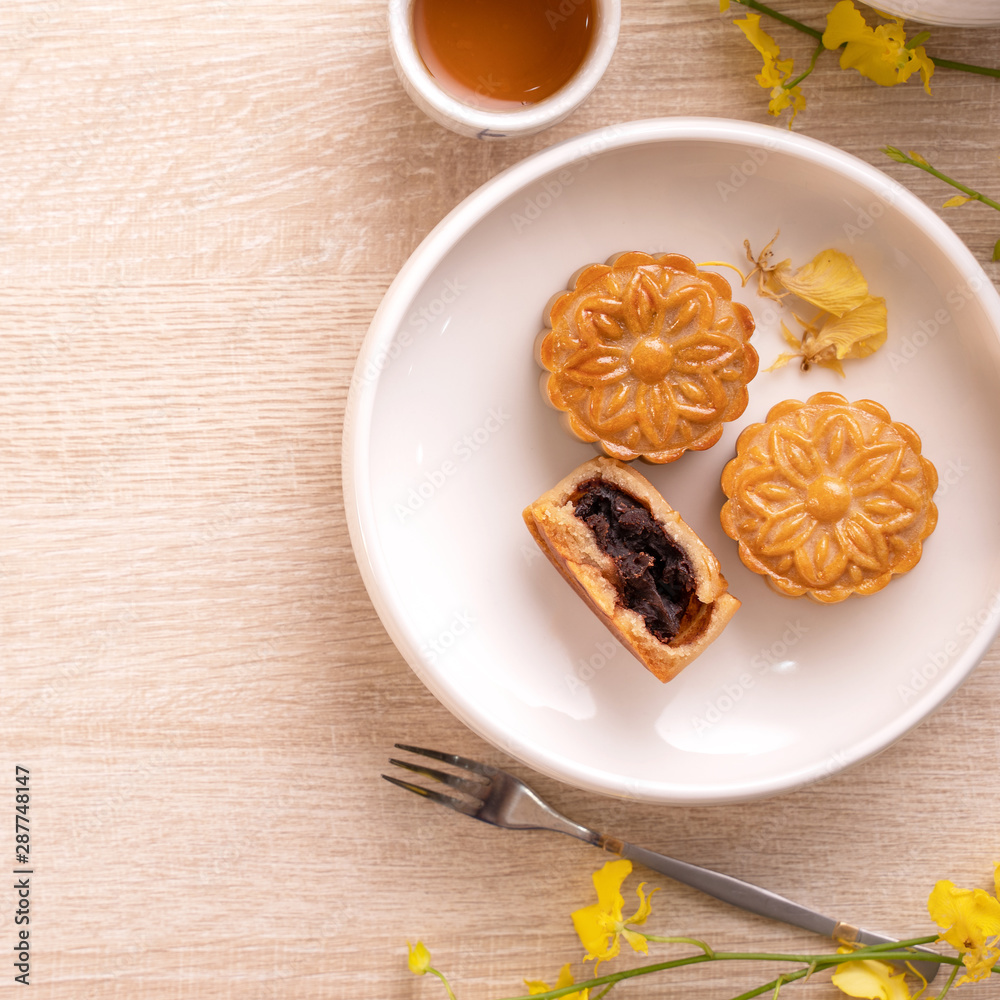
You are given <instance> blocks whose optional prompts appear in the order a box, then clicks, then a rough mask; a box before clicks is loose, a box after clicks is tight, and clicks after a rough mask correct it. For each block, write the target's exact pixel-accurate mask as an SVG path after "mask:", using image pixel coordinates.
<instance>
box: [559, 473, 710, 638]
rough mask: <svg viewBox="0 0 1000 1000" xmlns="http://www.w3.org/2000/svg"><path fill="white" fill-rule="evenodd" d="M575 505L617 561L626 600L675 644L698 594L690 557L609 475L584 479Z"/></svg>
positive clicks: (602, 546) (619, 583) (653, 628)
mask: <svg viewBox="0 0 1000 1000" xmlns="http://www.w3.org/2000/svg"><path fill="white" fill-rule="evenodd" d="M574 504H575V506H574V513H575V514H576V516H577V517H578V518H580V520H581V521H583V522H584V523H585V524H586V525H587V527H589V528H590V530H591V531H592V532H593V533H594V537H595V538H596V539H597V545H598V547H599V548H600V550H601V551H602V552H604V553H605V554H606V555H608V556H610V557H611V559H612V560H613V561H614V564H615V567H616V569H617V571H618V580H617V582H616V583H617V587H618V593H619V596H620V600H621V602H622V604H623V605H624V606H625V607H627V608H631V609H632V610H633V611H635V612H637V613H638V614H640V615H642V618H643V621H645V623H646V628H647V629H649V631H650V632H651V633H652V634H653V635H655V636H656V638H657V639H659V640H660V642H669V641H670V640H671V639H673V638H674V636H676V635H677V633H678V632H679V631H680V628H681V621H682V619H683V617H684V612H685V611H686V610H687V608H688V605H689V604H690V603H691V599H692V597H693V596H694V591H695V586H696V585H695V578H694V570H693V569H692V567H691V563H690V562H689V560H688V558H687V556H686V555H685V554H684V552H683V551H682V550H681V549H680V548H679V547H678V546H677V545H675V544H674V542H673V541H672V540H671V539H670V538H669V537H668V536H667V533H666V532H665V531H664V530H663V528H662V527H660V525H659V524H657V523H656V521H655V520H654V519H653V517H652V515H651V514H650V513H649V511H648V510H647V509H646V508H645V507H644V506H643V505H642V504H641V503H640V502H639V501H638V500H636V499H635V498H634V497H632V496H629V494H628V493H626V492H625V491H624V490H621V489H619V488H618V487H617V486H614V485H612V484H611V483H608V482H605V481H604V480H603V479H590V480H588V481H587V482H585V483H582V484H581V485H580V487H579V488H578V489H577V491H576V493H575V494H574Z"/></svg>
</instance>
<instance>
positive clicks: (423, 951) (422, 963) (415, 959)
mask: <svg viewBox="0 0 1000 1000" xmlns="http://www.w3.org/2000/svg"><path fill="white" fill-rule="evenodd" d="M406 947H407V948H408V949H409V956H408V958H407V960H406V961H407V964H408V965H409V967H410V972H412V973H413V974H414V975H415V976H422V975H423V974H424V973H425V972H426V971H427V970H428V969H429V968H430V964H431V953H430V952H429V951H428V950H427V947H426V946H425V945H424V943H423V941H418V942H417V944H416V947H414V946H413V945H411V944H410V942H409V941H407V942H406Z"/></svg>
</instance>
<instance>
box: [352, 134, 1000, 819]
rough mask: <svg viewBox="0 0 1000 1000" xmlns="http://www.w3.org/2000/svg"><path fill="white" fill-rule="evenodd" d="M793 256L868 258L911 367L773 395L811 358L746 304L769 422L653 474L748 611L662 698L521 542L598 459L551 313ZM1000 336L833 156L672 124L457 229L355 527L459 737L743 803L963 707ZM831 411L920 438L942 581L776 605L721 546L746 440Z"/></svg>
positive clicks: (930, 550)
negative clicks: (645, 281)
mask: <svg viewBox="0 0 1000 1000" xmlns="http://www.w3.org/2000/svg"><path fill="white" fill-rule="evenodd" d="M777 229H780V230H781V236H780V238H779V240H778V243H777V245H776V250H777V252H778V254H779V259H780V258H781V257H786V256H787V257H790V258H791V259H792V260H793V261H795V262H796V263H798V262H805V261H808V260H811V259H812V257H813V256H814V255H815V254H816V253H818V252H819V251H820V250H822V249H824V248H826V247H839V248H841V249H843V250H844V251H846V252H847V253H849V254H851V255H852V256H853V257H854V258H855V259H856V260H857V262H858V264H859V266H860V267H861V269H862V271H863V272H864V274H865V275H866V277H867V279H868V281H869V284H870V287H871V289H872V292H873V294H877V295H881V296H884V297H885V299H886V302H887V306H888V310H889V339H888V342H887V343H886V345H885V346H884V347H883V348H882V349H881V350H880V351H878V352H877V353H876V354H874V355H873V356H872V357H870V358H867V359H865V360H864V361H849V362H845V364H844V367H845V370H846V378H843V379H842V378H840V377H839V376H838V375H837V374H836V373H834V372H831V371H829V370H826V369H821V368H815V367H814V368H813V369H812V370H810V371H809V372H805V373H804V372H802V371H800V370H799V369H798V366H796V365H789V366H788V367H786V368H783V369H781V370H779V371H775V372H765V371H764V370H763V369H765V368H767V367H768V365H770V364H771V362H772V361H773V360H774V359H775V358H776V357H777V355H778V354H779V353H780V352H781V351H782V350H786V349H787V348H786V346H785V344H784V341H783V340H782V337H781V331H780V323H781V320H782V319H784V320H786V321H787V322H789V324H790V325H792V326H793V327H794V325H795V324H794V321H793V320H791V318H790V316H789V311H790V309H791V308H792V307H789V309H786V310H784V311H782V310H780V309H779V307H778V306H776V305H775V304H774V303H773V302H768V301H767V300H763V299H761V298H759V297H758V296H757V294H756V291H755V290H754V288H753V287H747V288H745V289H740V288H739V282H738V280H737V281H736V287H735V291H734V295H735V296H736V297H737V298H738V299H740V301H743V302H744V303H745V304H746V305H748V306H749V307H750V308H751V310H752V311H753V313H754V315H755V317H756V320H757V330H756V332H755V333H754V339H753V343H754V345H755V346H756V348H757V351H758V352H759V354H760V357H761V372H760V374H758V376H757V377H756V378H755V379H754V380H753V382H751V383H750V387H749V389H750V404H749V406H748V408H747V411H746V413H745V414H744V415H743V416H742V417H741V418H740V419H739V420H738V421H734V422H733V423H732V424H729V425H727V427H726V430H725V432H724V434H723V437H722V440H721V441H720V442H719V444H717V445H715V447H713V448H711V449H709V450H708V451H705V452H698V453H689V454H686V455H684V456H683V457H682V458H681V459H680V460H678V461H677V462H674V463H672V464H671V465H667V466H659V467H654V466H645V467H641V471H643V472H644V474H645V475H646V476H647V477H648V478H649V479H650V480H651V481H652V482H653V484H654V485H655V486H656V487H657V488H658V489H659V490H660V492H661V493H663V495H664V496H665V497H666V498H667V500H668V501H669V502H670V503H671V504H672V505H673V506H674V507H676V508H677V510H679V511H680V513H681V515H682V516H683V517H684V518H685V520H686V521H688V523H689V524H691V526H692V527H693V528H694V529H695V531H697V532H698V534H699V535H700V536H701V537H702V538H703V539H704V540H705V542H706V543H707V544H708V545H709V547H710V548H711V549H712V550H713V551H714V552H715V553H716V555H717V556H718V558H719V559H720V561H721V563H722V568H723V572H724V573H725V575H726V577H727V578H728V580H729V584H730V589H731V591H732V592H733V593H734V594H735V595H736V596H737V597H738V598H740V599H741V600H742V601H743V606H742V608H740V610H739V611H738V612H737V613H736V615H735V617H734V618H733V620H732V621H731V622H730V623H729V625H728V627H727V628H726V630H725V632H724V633H723V634H722V636H720V638H719V639H717V640H716V642H715V643H714V644H713V645H712V646H711V647H710V648H709V649H708V650H707V651H706V652H705V653H704V654H703V655H702V656H701V657H699V659H698V660H696V661H695V662H694V663H693V664H691V665H690V666H688V667H687V668H686V669H685V670H684V671H683V672H682V673H681V674H680V676H679V677H677V678H676V679H675V680H673V681H671V682H670V683H669V684H660V683H659V681H657V680H656V679H655V678H654V677H653V676H652V675H651V674H650V673H648V672H647V671H646V670H645V669H643V667H642V666H641V665H640V664H639V663H637V662H636V661H634V660H633V659H632V658H631V657H630V656H629V654H628V653H627V652H625V651H624V649H623V648H622V647H621V646H619V645H618V643H617V642H615V641H614V639H612V637H611V635H610V633H608V632H607V630H606V629H604V627H603V626H602V625H601V624H600V622H598V620H597V619H596V618H595V617H594V616H593V615H592V614H591V613H590V611H589V610H588V609H587V608H586V606H585V605H584V604H583V602H582V601H581V600H580V599H579V598H578V597H577V596H576V594H574V593H573V592H572V591H571V589H570V588H569V587H568V586H567V585H566V583H565V582H564V581H563V580H562V578H561V577H560V576H559V575H558V574H557V573H556V571H555V570H554V569H553V568H552V567H551V566H550V565H549V564H548V562H547V561H546V560H545V559H544V558H543V557H542V556H541V554H540V553H539V551H538V548H537V546H536V545H535V543H534V542H533V540H532V539H531V536H530V535H529V533H528V531H527V529H526V528H525V526H524V524H523V523H522V520H521V510H522V508H523V507H524V506H526V505H527V504H528V503H530V502H531V501H533V500H534V499H536V498H537V497H538V496H539V495H540V494H541V493H542V492H544V491H545V490H546V489H548V488H549V487H551V486H553V485H555V483H556V482H558V481H559V480H560V479H561V478H562V477H563V476H564V475H566V474H567V473H568V472H570V471H571V470H572V469H573V468H575V467H576V466H577V465H578V464H580V463H581V462H583V461H586V460H587V459H588V458H590V457H592V456H593V454H594V452H593V450H592V449H591V448H590V447H589V446H588V445H584V444H581V443H580V442H578V441H575V440H573V439H571V438H570V437H569V435H567V434H566V433H565V432H564V431H563V429H562V426H561V422H560V420H559V419H558V415H557V414H555V413H554V412H553V411H552V410H551V409H549V408H548V407H547V406H546V405H545V403H544V402H543V400H542V398H541V394H540V393H539V391H538V377H539V374H540V373H539V371H538V369H537V367H536V365H535V361H534V358H533V352H532V345H533V341H534V339H535V335H536V333H537V332H538V330H539V329H540V328H541V323H542V313H543V310H544V307H545V303H546V302H547V301H548V299H549V298H550V296H551V295H552V293H553V292H555V291H558V290H559V289H560V288H562V287H564V286H565V283H566V282H567V280H568V279H569V276H570V275H571V274H572V273H573V272H574V271H576V270H577V269H578V268H579V267H580V266H581V265H584V264H586V263H588V262H592V261H602V260H605V259H607V257H609V256H610V255H611V254H612V253H614V252H616V251H622V250H631V249H644V250H649V251H680V252H682V253H686V254H687V255H689V256H690V257H692V258H693V259H694V260H696V261H719V260H728V261H731V262H733V263H734V264H740V263H742V262H743V259H744V258H743V240H744V239H749V240H750V241H751V243H752V245H753V247H754V249H755V250H759V249H760V248H761V247H762V246H763V244H765V243H766V242H767V241H768V240H770V239H771V237H772V236H774V233H775V230H777ZM720 273H726V272H725V271H720ZM797 311H800V312H803V313H804V315H805V316H806V317H807V318H808V317H810V316H811V315H812V311H811V310H802V308H801V307H800V308H799V310H797ZM998 331H1000V297H998V296H997V293H996V291H995V290H994V288H993V286H992V285H991V284H990V282H989V279H988V278H987V277H986V275H985V273H984V271H983V269H982V267H980V266H979V264H978V263H977V262H976V261H975V259H974V258H973V256H972V254H971V253H970V252H969V251H968V249H967V248H966V247H965V246H964V245H963V243H962V242H961V241H960V240H959V239H958V237H957V236H956V235H955V234H954V233H953V232H952V231H951V230H950V229H949V228H948V226H947V225H945V223H944V222H942V221H941V219H940V218H939V217H938V216H937V215H936V214H935V213H934V212H933V211H932V210H931V209H930V208H928V207H927V206H926V205H924V204H923V203H922V202H921V201H920V200H919V199H917V198H916V197H914V196H913V195H912V194H910V193H909V192H908V191H907V190H906V189H905V188H903V187H902V186H901V185H900V184H898V183H896V182H895V181H893V180H891V179H890V178H889V177H888V176H886V175H885V174H884V173H882V172H881V171H879V170H877V169H875V168H874V167H872V166H870V165H869V164H867V163H864V162H862V161H861V160H858V159H856V158H855V157H853V156H850V155H848V154H846V153H844V152H842V151H841V150H838V149H835V148H833V147H831V146H828V145H826V144H824V143H821V142H818V141H816V140H814V139H809V138H806V137H803V136H800V135H797V134H796V133H793V132H789V131H787V130H786V129H781V128H775V127H770V126H764V125H755V124H751V123H747V122H736V121H727V120H724V119H686V118H674V119H663V120H652V121H640V122H632V123H629V124H625V125H619V126H614V127H609V128H607V129H604V130H602V131H599V132H594V133H590V134H587V135H582V136H579V137H577V138H574V139H571V140H569V141H567V142H564V143H561V144H558V145H556V146H553V147H551V148H549V149H546V150H544V151H542V152H540V153H538V154H536V155H534V156H532V157H530V158H528V159H526V160H524V161H522V162H521V163H518V164H517V165H515V166H514V167H512V168H510V169H509V170H507V171H505V172H504V173H501V174H499V175H498V176H497V177H495V178H494V179H493V180H491V181H490V182H489V183H487V184H486V185H484V186H483V187H481V188H480V189H479V190H478V191H476V192H475V193H473V194H472V195H470V196H469V197H468V198H467V199H466V200H465V201H463V202H462V203H461V204H460V205H458V206H457V207H456V208H455V209H454V210H453V211H452V212H451V213H450V214H449V215H448V216H447V217H446V218H445V219H444V220H443V221H442V222H441V223H440V224H439V225H438V226H437V227H436V228H435V229H434V230H433V231H432V232H431V233H430V234H429V235H428V236H427V238H426V239H425V240H424V242H423V243H421V245H420V246H419V247H418V248H417V250H416V251H414V253H413V254H412V256H411V257H410V259H409V260H408V261H407V263H406V264H405V265H404V267H403V268H402V270H401V271H400V272H399V274H398V276H397V277H396V279H395V281H394V282H393V284H392V286H391V287H390V289H389V290H388V292H387V293H386V296H385V298H384V300H383V302H382V304H381V305H380V307H379V309H378V312H377V313H376V315H375V317H374V319H373V320H372V323H371V327H370V329H369V332H368V335H367V337H366V339H365V342H364V345H363V347H362V350H361V353H360V356H359V358H358V362H357V368H356V372H355V377H354V380H353V383H352V386H351V391H350V396H349V400H348V406H347V414H346V424H345V431H344V493H345V501H346V507H347V512H348V523H349V526H350V531H351V539H352V543H353V545H354V549H355V553H356V555H357V559H358V564H359V566H360V568H361V572H362V574H363V577H364V580H365V583H366V585H367V587H368V590H369V593H370V595H371V599H372V602H373V604H374V606H375V608H376V610H377V612H378V614H379V615H380V617H381V619H382V621H383V623H384V624H385V627H386V629H387V631H388V632H389V635H390V636H391V637H392V639H393V641H394V642H395V644H396V646H397V647H398V648H399V650H400V652H401V653H402V655H403V656H404V657H405V659H406V660H407V662H408V663H409V665H410V667H411V668H412V669H413V671H414V672H415V673H416V674H417V676H418V677H420V679H421V680H422V681H423V682H424V683H425V684H426V686H427V687H428V688H429V690H430V691H431V692H433V694H434V695H436V696H437V698H438V699H439V700H440V701H441V702H442V703H443V704H444V705H445V706H447V708H449V709H450V710H451V711H452V712H453V713H454V714H455V715H456V716H457V717H458V718H459V719H461V720H462V721H463V722H465V723H466V724H467V725H468V726H469V727H470V728H472V729H473V730H475V731H476V732H477V733H479V734H480V735H481V736H483V737H484V738H486V739H488V740H490V741H491V742H493V743H494V744H495V745H496V746H498V747H500V748H502V749H503V750H504V751H506V752H507V753H509V754H510V755H511V756H513V757H515V758H517V759H519V760H520V761H522V762H523V763H525V764H527V765H529V766H531V767H533V768H535V769H537V770H539V771H543V772H545V773H547V774H549V775H552V776H554V777H557V778H560V779H562V780H564V781H567V782H569V783H571V784H575V785H578V786H581V787H584V788H588V789H592V790H595V791H600V792H605V793H610V794H615V795H620V796H633V797H636V798H641V799H645V800H649V801H654V802H671V803H684V802H687V803H695V802H700V803H708V802H716V803H718V802H727V801H736V800H741V799H747V798H752V797H757V796H765V795H772V794H775V793H777V792H781V791H785V790H788V789H791V788H795V787H797V786H800V785H803V784H805V783H807V782H810V781H813V780H816V779H817V778H821V777H824V776H826V775H829V774H833V773H835V772H837V771H839V770H840V769H842V768H844V767H846V766H848V765H850V764H853V763H855V762H857V761H859V760H863V759H865V758H866V757H869V756H871V755H872V754H875V753H877V752H878V751H880V750H882V749H884V748H885V747H887V746H889V745H890V744H891V743H892V742H893V741H895V740H897V739H899V737H901V736H902V735H903V734H904V733H906V732H907V731H908V730H909V729H910V728H911V727H913V726H915V725H916V724H917V723H918V722H920V721H921V720H922V719H924V718H925V717H926V716H927V714H928V713H929V712H931V711H933V710H934V709H935V708H936V707H937V706H938V705H940V704H941V703H942V702H943V701H944V700H945V699H946V698H947V697H948V696H949V695H950V694H951V693H952V692H954V691H955V689H956V688H957V687H958V685H959V684H961V682H962V681H963V680H964V679H965V677H966V676H967V675H968V674H969V672H970V671H971V670H972V669H973V668H974V666H975V665H976V663H977V662H978V661H979V659H980V657H981V656H982V654H983V653H984V652H985V650H986V649H987V648H988V647H989V645H990V643H991V641H992V639H993V637H994V635H995V634H996V632H997V628H998V625H1000V518H998V517H997V513H996V498H997V496H1000V448H998V438H997V435H998V428H1000V333H998ZM825 390H835V391H839V392H843V393H845V394H847V395H848V396H849V397H850V398H851V399H861V398H871V399H876V400H878V401H879V402H881V403H883V404H884V405H885V406H886V407H887V408H888V410H889V412H890V413H891V414H892V417H893V419H894V420H900V421H903V422H904V423H909V424H910V425H911V426H913V427H914V428H915V429H916V430H917V432H918V433H919V434H920V436H921V438H922V439H923V450H924V454H926V455H927V456H928V457H929V458H931V460H932V461H933V462H935V464H936V466H937V468H938V471H939V474H940V478H941V486H940V489H939V491H938V494H937V496H936V502H937V505H938V509H939V512H940V517H939V521H938V526H937V529H936V531H935V532H934V534H933V535H932V536H931V537H930V538H929V539H928V540H927V542H926V543H925V545H924V551H923V558H922V560H921V562H920V563H919V565H917V566H916V567H915V568H914V569H913V570H911V571H910V572H909V573H907V574H906V575H904V576H901V577H899V578H898V579H895V580H893V581H892V582H891V583H890V584H889V586H888V587H886V588H885V590H883V591H881V592H880V593H878V594H874V595H872V596H870V597H865V598H851V599H850V600H847V601H845V602H843V603H842V604H838V605H830V606H821V605H818V604H815V603H813V602H811V601H808V600H805V599H799V600H792V599H789V598H786V597H781V596H779V595H778V594H775V593H773V592H772V591H771V590H770V589H769V588H768V587H767V586H766V584H765V583H764V581H763V580H762V579H761V578H760V577H759V576H757V575H755V574H753V573H751V572H750V571H749V570H747V569H745V568H744V567H743V565H742V564H741V563H740V560H739V558H738V555H737V550H736V544H735V543H734V542H733V541H731V540H730V539H729V538H727V537H726V535H725V534H724V532H723V531H722V528H721V525H720V523H719V511H720V508H721V506H722V503H723V500H724V497H723V495H722V492H721V490H720V488H719V476H720V474H721V471H722V468H723V466H724V465H725V463H726V462H727V461H728V460H729V458H730V457H731V456H732V454H733V451H734V442H735V440H736V437H737V435H738V434H739V431H740V430H741V429H742V427H744V426H746V424H748V423H751V422H755V421H760V420H762V419H763V418H764V416H765V414H766V413H767V411H768V410H769V409H770V407H771V406H772V405H773V404H774V403H776V402H778V401H780V400H783V399H788V398H797V399H804V398H806V397H807V396H809V395H811V394H813V393H816V392H820V391H825ZM405 736H407V734H405V733H396V734H387V735H386V739H389V740H391V739H392V738H397V739H400V738H403V737H405ZM445 749H454V750H455V751H456V752H462V748H461V746H457V747H454V748H451V747H446V748H445ZM913 766H914V767H917V768H919V767H920V766H921V765H920V762H919V761H914V765H913Z"/></svg>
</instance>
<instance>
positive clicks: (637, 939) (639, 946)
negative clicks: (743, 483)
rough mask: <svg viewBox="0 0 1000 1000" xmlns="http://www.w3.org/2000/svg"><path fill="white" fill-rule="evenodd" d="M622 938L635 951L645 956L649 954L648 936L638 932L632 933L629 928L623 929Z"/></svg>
mask: <svg viewBox="0 0 1000 1000" xmlns="http://www.w3.org/2000/svg"><path fill="white" fill-rule="evenodd" d="M622 937H623V938H625V940H626V941H627V942H628V943H629V944H630V945H631V946H632V950H633V951H638V952H640V953H641V954H643V955H646V954H648V953H649V943H648V942H647V941H646V935H645V934H640V933H639V932H638V931H630V930H629V929H628V928H627V927H624V928H622Z"/></svg>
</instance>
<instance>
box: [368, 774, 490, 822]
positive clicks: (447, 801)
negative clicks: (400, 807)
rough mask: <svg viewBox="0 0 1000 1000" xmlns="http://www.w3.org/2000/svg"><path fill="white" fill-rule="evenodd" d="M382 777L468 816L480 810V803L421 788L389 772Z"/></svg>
mask: <svg viewBox="0 0 1000 1000" xmlns="http://www.w3.org/2000/svg"><path fill="white" fill-rule="evenodd" d="M382 777H383V778H385V780H386V781H390V782H392V784H394V785H399V787H400V788H405V789H406V790H407V791H408V792H415V793H416V794H417V795H422V796H423V797H424V798H425V799H430V800H431V801H432V802H437V803H438V804H439V805H442V806H447V807H448V808H449V809H454V810H455V812H460V813H465V815H466V816H475V815H476V813H477V812H478V811H479V803H476V804H473V803H472V802H466V801H464V800H462V799H453V798H452V797H451V796H450V795H442V794H441V793H440V792H432V791H431V790H430V789H429V788H421V787H420V785H414V784H413V783H412V782H410V781H401V780H400V779H399V778H393V777H392V776H391V775H389V774H383V775H382Z"/></svg>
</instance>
